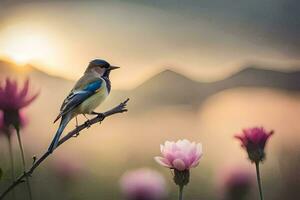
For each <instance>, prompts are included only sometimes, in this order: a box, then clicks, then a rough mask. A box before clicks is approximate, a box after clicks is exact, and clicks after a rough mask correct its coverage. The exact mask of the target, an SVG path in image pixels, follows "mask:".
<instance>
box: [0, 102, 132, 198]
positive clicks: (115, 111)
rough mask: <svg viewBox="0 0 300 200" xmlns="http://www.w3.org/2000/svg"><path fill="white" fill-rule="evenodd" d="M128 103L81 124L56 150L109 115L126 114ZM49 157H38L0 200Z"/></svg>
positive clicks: (47, 155)
mask: <svg viewBox="0 0 300 200" xmlns="http://www.w3.org/2000/svg"><path fill="white" fill-rule="evenodd" d="M128 101H129V99H127V100H126V101H124V102H123V103H121V104H119V105H118V106H116V107H114V108H112V109H111V110H108V111H106V112H104V113H102V114H101V115H98V116H96V117H94V118H93V119H91V120H89V121H86V122H85V123H83V124H81V125H80V126H78V127H76V128H75V129H73V130H72V131H70V132H69V133H68V134H67V135H66V136H64V137H63V138H62V139H60V141H59V143H58V146H57V148H58V147H59V146H61V145H62V144H63V143H65V142H66V141H68V140H69V139H71V138H73V137H74V136H76V135H79V133H80V132H81V131H82V130H84V129H86V128H89V127H90V126H92V125H93V124H96V123H98V122H102V121H103V120H104V119H105V118H106V117H109V116H111V115H114V114H118V113H123V112H127V109H126V105H127V102H128ZM55 150H56V149H55ZM50 155H51V153H50V152H48V151H46V152H45V153H44V154H43V155H42V157H40V158H39V159H38V160H35V161H34V162H33V164H32V166H31V168H30V169H29V170H27V171H26V172H24V173H23V174H21V175H20V176H19V177H18V178H17V179H16V180H15V181H14V182H13V183H12V184H11V185H10V186H8V187H7V188H6V190H5V191H4V192H3V193H2V194H1V195H0V200H1V199H3V198H4V197H5V196H6V195H7V194H8V193H9V192H10V191H12V189H13V188H15V187H16V186H17V185H19V184H21V183H24V182H25V179H26V177H31V175H32V174H33V172H34V171H35V169H36V168H37V167H38V166H40V164H42V163H43V162H44V161H45V160H46V159H47V158H48V157H49V156H50Z"/></svg>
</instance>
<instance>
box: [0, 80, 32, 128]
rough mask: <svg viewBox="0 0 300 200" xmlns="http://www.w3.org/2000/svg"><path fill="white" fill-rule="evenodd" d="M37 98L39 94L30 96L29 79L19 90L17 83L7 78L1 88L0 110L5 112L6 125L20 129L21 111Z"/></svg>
mask: <svg viewBox="0 0 300 200" xmlns="http://www.w3.org/2000/svg"><path fill="white" fill-rule="evenodd" d="M37 96H38V93H36V94H34V95H29V80H28V79H27V80H26V81H25V83H24V86H23V87H22V88H21V89H19V90H18V84H17V82H16V81H12V80H10V79H9V78H7V79H6V81H5V84H4V85H2V86H0V110H2V111H3V120H4V123H5V125H6V126H11V125H13V126H14V127H20V125H21V118H20V110H21V109H22V108H24V107H26V106H28V105H29V104H30V103H31V102H32V101H33V100H35V99H36V97H37Z"/></svg>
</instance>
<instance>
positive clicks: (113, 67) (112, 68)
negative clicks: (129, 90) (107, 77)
mask: <svg viewBox="0 0 300 200" xmlns="http://www.w3.org/2000/svg"><path fill="white" fill-rule="evenodd" d="M119 68H120V67H117V66H110V67H109V70H115V69H119Z"/></svg>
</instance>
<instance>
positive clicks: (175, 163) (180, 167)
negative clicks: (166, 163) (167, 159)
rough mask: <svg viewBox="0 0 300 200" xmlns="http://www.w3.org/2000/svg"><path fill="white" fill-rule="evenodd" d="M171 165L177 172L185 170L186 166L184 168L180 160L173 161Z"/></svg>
mask: <svg viewBox="0 0 300 200" xmlns="http://www.w3.org/2000/svg"><path fill="white" fill-rule="evenodd" d="M172 164H173V167H174V168H176V169H177V170H179V171H183V170H185V169H186V166H185V164H184V162H183V160H181V159H175V160H174V161H173V163H172Z"/></svg>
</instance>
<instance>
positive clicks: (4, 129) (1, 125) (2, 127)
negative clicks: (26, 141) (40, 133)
mask: <svg viewBox="0 0 300 200" xmlns="http://www.w3.org/2000/svg"><path fill="white" fill-rule="evenodd" d="M18 118H19V119H20V127H21V128H23V127H25V126H26V125H27V121H28V120H27V118H26V117H25V115H24V114H23V112H19V116H18ZM11 133H12V131H11V127H9V126H7V125H6V124H5V122H4V113H3V111H1V110H0V135H2V134H4V135H5V136H7V137H11Z"/></svg>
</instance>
